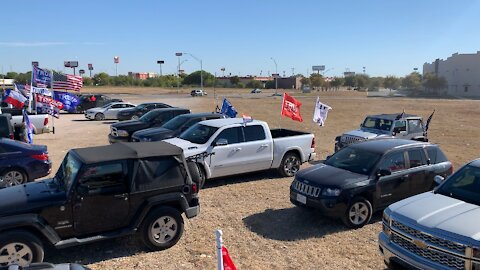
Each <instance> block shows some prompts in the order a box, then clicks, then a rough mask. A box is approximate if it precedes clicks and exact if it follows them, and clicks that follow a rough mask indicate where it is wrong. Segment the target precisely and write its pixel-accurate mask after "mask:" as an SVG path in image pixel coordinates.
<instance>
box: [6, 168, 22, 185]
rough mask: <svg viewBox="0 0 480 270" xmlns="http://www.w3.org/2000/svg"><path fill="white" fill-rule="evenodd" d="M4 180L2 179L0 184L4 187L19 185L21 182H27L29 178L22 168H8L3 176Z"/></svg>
mask: <svg viewBox="0 0 480 270" xmlns="http://www.w3.org/2000/svg"><path fill="white" fill-rule="evenodd" d="M1 178H2V181H0V183H2V184H0V185H1V186H2V187H12V186H17V185H21V184H25V183H26V182H27V181H28V179H27V175H26V174H25V173H24V172H23V171H22V170H20V169H15V168H13V169H8V170H6V171H5V172H4V173H3V174H2V176H1Z"/></svg>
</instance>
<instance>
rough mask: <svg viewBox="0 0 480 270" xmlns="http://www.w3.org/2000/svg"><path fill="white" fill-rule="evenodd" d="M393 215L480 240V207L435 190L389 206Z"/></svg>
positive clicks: (434, 229)
mask: <svg viewBox="0 0 480 270" xmlns="http://www.w3.org/2000/svg"><path fill="white" fill-rule="evenodd" d="M389 209H390V210H391V211H392V215H393V216H395V217H397V216H398V217H401V218H403V219H407V220H411V221H412V222H414V223H417V224H419V225H421V226H424V227H427V228H430V229H431V230H432V231H438V232H439V233H442V231H443V234H445V232H447V233H448V232H450V233H454V234H457V235H460V236H464V237H467V238H470V239H474V240H476V241H480V227H479V226H478V224H477V221H478V219H479V217H480V206H478V205H475V204H470V203H466V202H464V201H461V200H457V199H454V198H451V197H448V196H445V195H441V194H435V193H433V192H426V193H422V194H419V195H416V196H413V197H410V198H407V199H405V200H402V201H399V202H397V203H394V204H392V205H390V206H389Z"/></svg>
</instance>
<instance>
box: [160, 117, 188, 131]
mask: <svg viewBox="0 0 480 270" xmlns="http://www.w3.org/2000/svg"><path fill="white" fill-rule="evenodd" d="M188 120H189V118H188V117H184V116H177V117H175V118H173V119H172V120H170V121H168V122H166V123H165V124H164V125H163V126H162V127H163V128H166V129H170V130H177V129H179V128H180V127H181V126H182V125H183V124H185V123H186V122H187V121H188Z"/></svg>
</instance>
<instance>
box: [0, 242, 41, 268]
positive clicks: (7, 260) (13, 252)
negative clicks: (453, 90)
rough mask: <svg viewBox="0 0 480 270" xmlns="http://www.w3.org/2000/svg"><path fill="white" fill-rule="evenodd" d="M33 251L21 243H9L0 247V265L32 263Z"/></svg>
mask: <svg viewBox="0 0 480 270" xmlns="http://www.w3.org/2000/svg"><path fill="white" fill-rule="evenodd" d="M32 261H33V251H32V249H31V248H30V247H28V246H27V245H26V244H23V243H9V244H7V245H5V246H3V247H1V248H0V266H7V265H11V264H17V265H19V266H22V267H25V266H28V265H30V264H31V263H32Z"/></svg>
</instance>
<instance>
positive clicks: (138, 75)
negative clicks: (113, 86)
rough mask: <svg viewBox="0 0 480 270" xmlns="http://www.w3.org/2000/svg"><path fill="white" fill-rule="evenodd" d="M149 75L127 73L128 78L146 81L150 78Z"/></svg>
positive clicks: (144, 73)
mask: <svg viewBox="0 0 480 270" xmlns="http://www.w3.org/2000/svg"><path fill="white" fill-rule="evenodd" d="M149 74H150V73H147V72H131V71H129V72H128V76H129V77H133V78H136V79H140V80H146V79H148V78H151V77H149Z"/></svg>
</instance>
